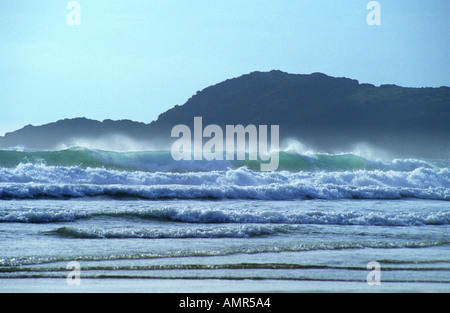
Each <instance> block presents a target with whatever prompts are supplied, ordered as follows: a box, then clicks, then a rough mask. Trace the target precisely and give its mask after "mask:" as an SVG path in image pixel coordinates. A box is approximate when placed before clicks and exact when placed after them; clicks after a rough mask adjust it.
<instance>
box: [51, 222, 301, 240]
mask: <svg viewBox="0 0 450 313" xmlns="http://www.w3.org/2000/svg"><path fill="white" fill-rule="evenodd" d="M293 230H294V228H293V227H292V226H286V225H277V226H273V225H242V226H235V227H218V228H185V229H121V230H102V229H83V228H75V227H67V226H63V227H60V228H58V229H56V230H53V231H50V232H47V233H46V234H49V235H57V236H60V237H69V238H80V239H130V238H140V239H158V238H161V239H162V238H249V237H259V236H267V235H274V234H279V233H288V232H291V231H293Z"/></svg>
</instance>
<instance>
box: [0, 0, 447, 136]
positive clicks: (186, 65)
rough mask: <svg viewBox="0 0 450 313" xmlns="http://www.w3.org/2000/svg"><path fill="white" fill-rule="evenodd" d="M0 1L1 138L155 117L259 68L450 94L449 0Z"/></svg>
mask: <svg viewBox="0 0 450 313" xmlns="http://www.w3.org/2000/svg"><path fill="white" fill-rule="evenodd" d="M78 2H79V4H80V8H81V11H80V13H81V14H80V17H81V19H80V21H81V24H80V25H79V26H77V25H74V26H70V25H68V23H67V15H68V14H70V13H71V12H72V13H73V12H74V11H73V10H68V9H67V8H66V6H67V4H68V3H69V1H66V0H1V1H0V92H1V95H0V135H3V134H4V133H5V132H6V131H12V130H15V129H17V128H21V127H23V126H24V125H26V124H33V125H40V124H44V123H48V122H53V121H56V120H59V119H63V118H73V117H79V116H84V117H88V118H92V119H98V120H103V119H107V118H110V119H132V120H137V121H142V122H150V121H152V120H155V119H156V118H157V116H158V114H160V113H162V112H164V111H165V110H167V109H169V108H171V107H173V106H174V105H175V104H180V105H181V104H183V103H185V102H186V101H187V100H188V99H189V98H190V97H191V96H192V95H193V94H195V93H196V91H197V90H202V89H204V88H206V87H208V86H209V85H212V84H216V83H219V82H221V81H223V80H225V79H228V78H232V77H237V76H240V75H242V74H246V73H249V72H252V71H255V70H257V71H268V70H272V69H280V70H282V71H286V72H289V73H301V74H309V73H313V72H323V73H326V74H328V75H331V76H339V77H342V76H345V77H350V78H354V79H358V80H359V81H360V82H367V83H373V84H375V85H379V84H384V83H393V84H397V85H401V86H410V87H425V86H429V87H434V86H437V87H438V86H443V85H446V86H449V85H450V75H449V73H450V58H449V57H450V53H449V51H450V18H449V16H450V1H449V0H429V1H424V0H379V1H378V2H379V3H380V5H381V25H380V26H376V25H375V26H369V25H368V24H367V22H366V17H367V15H368V14H369V12H370V10H367V8H366V6H367V3H368V2H369V1H368V0H314V1H313V0H309V1H306V0H305V1H303V0H142V1H137V0H122V1H118V0H79V1H78Z"/></svg>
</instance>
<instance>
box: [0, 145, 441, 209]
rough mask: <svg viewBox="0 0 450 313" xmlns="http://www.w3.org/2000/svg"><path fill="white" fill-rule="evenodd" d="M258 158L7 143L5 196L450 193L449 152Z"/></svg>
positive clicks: (0, 167)
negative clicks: (275, 161) (437, 155)
mask: <svg viewBox="0 0 450 313" xmlns="http://www.w3.org/2000/svg"><path fill="white" fill-rule="evenodd" d="M280 160H281V163H280V164H281V167H280V169H283V168H284V169H285V170H278V171H276V172H260V171H258V170H255V168H256V169H259V163H258V162H257V161H233V162H230V161H213V162H209V161H182V162H177V161H174V160H173V159H172V157H171V155H170V152H167V151H150V152H130V153H120V152H108V151H98V150H87V149H80V148H79V149H68V150H64V151H44V152H30V151H28V152H23V151H0V199H40V198H80V197H101V196H105V197H112V198H139V199H150V200H151V199H261V200H298V199H399V198H420V199H435V200H449V199H450V166H449V164H448V163H449V160H434V161H424V160H413V159H407V160H400V159H397V160H392V161H374V160H369V159H365V158H363V157H359V156H356V155H349V154H343V155H325V154H309V155H300V154H296V153H293V152H282V153H281V154H280Z"/></svg>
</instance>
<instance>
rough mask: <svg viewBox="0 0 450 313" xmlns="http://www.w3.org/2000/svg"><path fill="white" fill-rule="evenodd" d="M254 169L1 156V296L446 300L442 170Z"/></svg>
mask: <svg viewBox="0 0 450 313" xmlns="http://www.w3.org/2000/svg"><path fill="white" fill-rule="evenodd" d="M259 165H260V164H259V162H258V161H174V160H173V159H172V158H171V154H170V151H142V152H110V151H101V150H93V149H84V148H71V149H66V150H62V151H29V150H25V151H20V150H8V151H0V291H1V292H24V291H25V292H81V291H88V292H329V291H331V292H335V291H336V292H449V291H450V226H449V224H450V202H449V200H450V159H383V160H378V159H374V158H370V157H363V156H360V155H356V154H351V153H349V154H334V155H331V154H319V153H304V154H301V153H295V152H292V151H289V152H286V151H284V152H280V165H279V169H278V170H277V171H274V172H261V171H259ZM71 262H72V263H71ZM73 262H75V263H73ZM370 262H375V263H370ZM74 264H75V265H74ZM373 264H375V267H374V266H373ZM73 265H74V266H73ZM72 266H73V267H72ZM68 277H69V278H68Z"/></svg>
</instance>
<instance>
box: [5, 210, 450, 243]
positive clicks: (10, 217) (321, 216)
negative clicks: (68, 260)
mask: <svg viewBox="0 0 450 313" xmlns="http://www.w3.org/2000/svg"><path fill="white" fill-rule="evenodd" d="M102 217H112V218H123V219H129V218H139V219H143V220H156V221H168V222H178V223H203V224H252V225H253V226H254V225H258V224H265V225H270V224H284V225H309V224H316V225H360V226H423V225H449V224H450V212H446V211H433V212H426V213H425V212H424V213H402V212H397V211H396V212H364V211H359V210H358V211H349V212H345V213H343V212H335V211H330V212H321V211H306V212H304V211H300V212H297V211H292V210H268V209H266V210H250V209H243V210H232V209H223V208H221V209H211V208H189V207H186V208H170V207H165V208H159V209H135V210H127V211H114V210H104V211H94V212H78V211H76V212H67V211H62V210H61V211H58V210H43V211H36V210H28V211H26V210H22V211H14V212H5V211H2V212H0V222H1V223H63V222H73V221H77V220H82V219H92V218H102ZM245 227H246V226H245ZM218 229H219V232H221V231H224V232H225V233H226V231H227V230H225V229H221V228H218ZM69 230H70V231H69ZM235 230H237V231H238V232H239V234H241V235H242V236H244V235H245V234H246V232H247V234H248V235H250V234H251V233H252V232H254V233H255V234H256V233H258V232H259V233H260V234H270V232H271V231H277V232H287V231H292V230H295V229H293V228H289V227H287V228H283V227H282V228H277V227H275V228H273V229H268V228H264V227H263V228H257V227H256V228H252V227H250V226H249V228H236V229H235ZM297 230H298V229H297ZM198 231H199V234H202V235H208V233H207V232H205V233H202V231H201V230H198ZM211 231H213V230H211ZM71 232H76V231H75V230H73V229H71V228H70V229H69V228H67V227H65V228H62V229H60V230H59V233H60V234H61V235H63V234H67V233H71ZM264 232H266V233H264ZM81 233H82V231H80V236H81ZM86 234H89V232H87V233H86ZM114 234H115V233H113V234H109V235H108V234H106V233H102V232H100V233H99V232H97V233H96V232H94V233H92V236H94V237H96V236H99V237H102V236H104V237H108V236H114ZM146 234H147V236H150V237H151V236H154V237H155V238H156V237H157V236H163V235H162V234H161V233H158V231H156V230H152V231H149V232H147V233H146V232H137V233H134V235H135V236H137V237H139V236H142V237H145V236H146ZM116 235H117V236H126V234H116ZM211 235H212V234H211ZM86 236H89V235H86ZM167 236H170V235H167ZM174 236H175V235H174ZM180 236H181V235H180Z"/></svg>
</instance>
